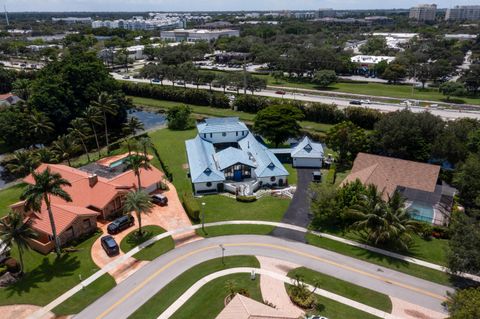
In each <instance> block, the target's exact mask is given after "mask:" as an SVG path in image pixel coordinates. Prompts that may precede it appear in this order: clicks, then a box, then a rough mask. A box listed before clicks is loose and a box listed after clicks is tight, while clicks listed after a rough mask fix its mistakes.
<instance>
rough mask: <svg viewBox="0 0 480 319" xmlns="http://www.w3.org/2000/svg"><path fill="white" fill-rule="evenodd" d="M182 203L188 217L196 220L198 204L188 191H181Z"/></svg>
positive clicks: (198, 209)
mask: <svg viewBox="0 0 480 319" xmlns="http://www.w3.org/2000/svg"><path fill="white" fill-rule="evenodd" d="M182 204H183V207H184V208H185V211H186V212H187V215H188V217H190V219H191V220H192V221H195V222H198V221H199V220H200V206H199V205H198V203H197V202H196V201H195V198H193V196H192V194H190V193H183V195H182Z"/></svg>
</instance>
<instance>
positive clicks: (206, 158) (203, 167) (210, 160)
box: [185, 135, 225, 183]
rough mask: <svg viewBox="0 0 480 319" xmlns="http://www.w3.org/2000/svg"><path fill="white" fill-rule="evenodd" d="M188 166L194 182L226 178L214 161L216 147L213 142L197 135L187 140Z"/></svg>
mask: <svg viewBox="0 0 480 319" xmlns="http://www.w3.org/2000/svg"><path fill="white" fill-rule="evenodd" d="M185 146H186V148H187V157H188V167H189V170H190V177H191V179H192V182H193V183H206V182H217V181H223V180H225V176H224V175H223V173H222V172H220V171H219V170H217V168H216V166H215V162H214V155H215V149H214V147H213V144H212V143H209V142H207V141H204V140H203V139H201V138H200V136H199V135H197V136H196V137H195V138H193V139H191V140H187V141H185Z"/></svg>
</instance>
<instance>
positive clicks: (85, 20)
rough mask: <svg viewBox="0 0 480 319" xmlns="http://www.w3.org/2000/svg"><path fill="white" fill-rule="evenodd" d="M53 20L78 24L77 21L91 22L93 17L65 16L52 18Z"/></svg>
mask: <svg viewBox="0 0 480 319" xmlns="http://www.w3.org/2000/svg"><path fill="white" fill-rule="evenodd" d="M52 22H54V23H55V22H63V23H66V24H77V23H85V24H91V23H92V18H90V17H87V18H79V17H65V18H52Z"/></svg>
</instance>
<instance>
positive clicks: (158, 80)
mask: <svg viewBox="0 0 480 319" xmlns="http://www.w3.org/2000/svg"><path fill="white" fill-rule="evenodd" d="M152 83H160V79H152Z"/></svg>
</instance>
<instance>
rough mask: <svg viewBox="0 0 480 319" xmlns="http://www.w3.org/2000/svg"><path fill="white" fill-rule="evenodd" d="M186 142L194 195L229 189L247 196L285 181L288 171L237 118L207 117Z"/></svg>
mask: <svg viewBox="0 0 480 319" xmlns="http://www.w3.org/2000/svg"><path fill="white" fill-rule="evenodd" d="M197 129H198V135H197V136H196V137H195V138H193V139H191V140H187V141H185V146H186V150H187V157H188V166H189V170H190V178H191V180H192V184H193V188H194V191H195V194H203V193H216V192H223V191H230V192H235V193H238V192H239V190H242V192H241V193H242V194H244V195H250V194H252V193H253V192H254V191H255V190H256V189H258V188H259V187H261V186H269V187H282V186H285V185H287V184H288V180H287V177H288V175H289V174H288V171H287V170H286V169H285V167H284V166H283V165H282V164H281V163H280V161H279V160H278V159H277V157H276V156H275V154H273V153H272V152H271V151H270V150H269V149H268V148H267V147H266V146H265V145H263V144H261V143H260V142H259V141H258V140H257V139H256V138H255V136H253V134H252V133H251V132H250V130H249V129H248V127H247V126H246V125H245V124H244V123H242V122H241V121H240V120H239V119H238V118H237V117H228V118H209V119H206V120H205V121H204V122H201V123H199V124H198V125H197Z"/></svg>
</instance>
